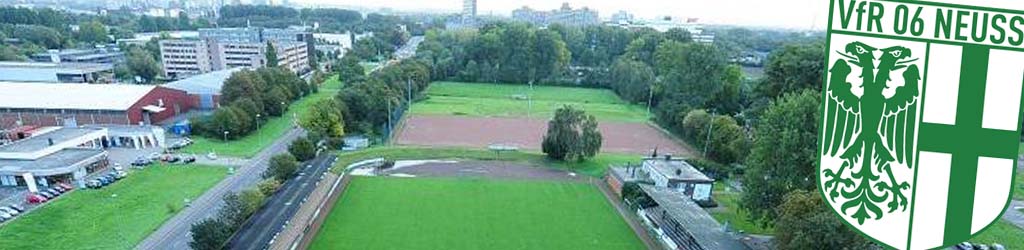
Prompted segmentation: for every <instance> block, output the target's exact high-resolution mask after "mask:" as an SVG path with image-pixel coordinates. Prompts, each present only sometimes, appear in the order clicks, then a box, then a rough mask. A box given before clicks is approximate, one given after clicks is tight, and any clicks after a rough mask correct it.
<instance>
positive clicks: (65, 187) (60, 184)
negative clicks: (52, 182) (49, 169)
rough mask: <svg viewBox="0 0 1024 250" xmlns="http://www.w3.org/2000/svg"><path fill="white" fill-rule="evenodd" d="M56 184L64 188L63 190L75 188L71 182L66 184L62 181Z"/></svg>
mask: <svg viewBox="0 0 1024 250" xmlns="http://www.w3.org/2000/svg"><path fill="white" fill-rule="evenodd" d="M57 186H60V187H62V188H64V190H68V191H71V190H72V189H75V187H74V186H71V184H67V183H63V182H62V183H57Z"/></svg>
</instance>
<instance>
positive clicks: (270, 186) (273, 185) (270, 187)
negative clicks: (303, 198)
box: [256, 179, 281, 197]
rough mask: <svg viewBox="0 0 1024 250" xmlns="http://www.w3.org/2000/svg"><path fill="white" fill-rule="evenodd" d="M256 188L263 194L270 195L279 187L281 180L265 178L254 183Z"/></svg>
mask: <svg viewBox="0 0 1024 250" xmlns="http://www.w3.org/2000/svg"><path fill="white" fill-rule="evenodd" d="M256 189H257V190H259V191H260V193H262V194H263V195H264V196H267V197H269V196H271V195H274V193H276V192H277V190H278V189H281V182H280V181H278V180H277V179H266V180H263V181H261V182H260V183H258V184H256Z"/></svg>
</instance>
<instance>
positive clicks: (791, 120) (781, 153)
mask: <svg viewBox="0 0 1024 250" xmlns="http://www.w3.org/2000/svg"><path fill="white" fill-rule="evenodd" d="M820 98H821V94H820V93H819V92H816V91H811V90H804V91H802V92H799V93H793V94H787V95H785V96H783V97H782V98H781V99H779V100H777V101H775V102H773V103H772V104H771V105H770V106H769V107H768V108H767V110H765V113H764V115H763V116H762V117H761V120H760V122H759V123H758V125H757V127H756V129H755V130H754V143H753V148H752V149H751V152H750V155H749V156H748V157H747V161H746V162H747V164H746V165H747V169H746V174H745V175H744V176H745V180H744V182H743V186H744V189H745V192H743V197H742V206H743V207H744V208H745V209H747V210H748V211H750V214H751V218H753V219H755V220H759V221H761V222H762V223H764V224H771V223H772V222H774V221H775V219H776V218H777V217H778V216H777V214H776V210H775V208H776V207H778V206H779V205H780V204H782V202H783V196H785V195H786V194H787V193H789V192H791V191H794V190H813V189H814V188H815V187H816V186H817V181H816V179H817V170H818V169H817V166H818V165H817V161H818V153H817V152H818V150H817V149H818V146H817V145H818V144H817V143H818V126H819V125H818V123H819V122H820V120H821V114H820V112H819V111H818V104H819V101H820Z"/></svg>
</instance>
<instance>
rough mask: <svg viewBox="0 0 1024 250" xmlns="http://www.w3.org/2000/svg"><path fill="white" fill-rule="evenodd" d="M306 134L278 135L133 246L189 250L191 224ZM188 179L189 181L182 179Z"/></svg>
mask: <svg viewBox="0 0 1024 250" xmlns="http://www.w3.org/2000/svg"><path fill="white" fill-rule="evenodd" d="M304 134H305V131H303V130H302V129H299V128H296V129H292V130H291V131H288V133H286V134H285V135H284V136H281V137H279V138H277V140H275V141H274V143H273V144H271V145H270V146H268V147H267V148H264V149H263V151H260V152H259V154H257V155H256V156H255V157H253V158H251V159H249V161H247V162H246V163H245V165H244V166H242V167H240V168H238V169H236V171H235V174H234V175H231V176H228V177H227V178H224V180H222V181H221V182H220V183H217V185H216V186H213V188H210V190H208V191H206V193H203V195H202V196H199V198H197V199H195V200H193V201H192V205H191V206H189V207H187V208H185V209H184V210H182V211H181V212H179V213H178V214H177V215H175V216H174V217H171V219H170V220H167V221H166V222H164V224H163V225H162V226H160V228H159V229H157V230H156V231H155V232H153V233H152V234H150V235H149V236H148V237H146V239H144V240H142V242H141V243H139V245H138V246H136V247H135V248H136V249H144V250H149V249H190V248H189V246H188V242H189V241H192V235H191V233H190V232H189V230H190V229H191V228H192V224H194V223H197V222H199V221H201V220H203V219H206V218H209V217H211V216H213V215H215V214H217V210H218V208H220V206H221V205H222V204H223V203H224V201H223V197H224V195H226V194H228V193H229V192H239V191H242V190H245V189H248V188H250V187H254V186H256V183H258V182H259V181H260V180H262V179H263V177H262V175H263V171H265V170H266V169H267V162H268V161H269V160H270V157H272V156H274V155H276V154H279V153H283V152H287V150H288V144H289V143H291V141H293V140H295V138H298V137H299V136H302V135H304ZM181 181H183V182H187V181H188V180H181Z"/></svg>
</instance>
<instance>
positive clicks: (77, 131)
mask: <svg viewBox="0 0 1024 250" xmlns="http://www.w3.org/2000/svg"><path fill="white" fill-rule="evenodd" d="M99 130H101V129H98V128H70V127H61V128H58V129H56V130H53V131H50V132H46V133H43V134H37V135H34V136H32V137H29V138H25V139H23V140H20V141H15V142H13V143H11V144H7V145H3V146H0V152H35V151H39V150H43V149H45V148H47V147H49V146H50V140H51V139H52V140H53V141H54V143H60V142H63V141H67V140H71V139H74V138H78V137H82V136H85V135H88V134H90V133H94V132H96V131H99Z"/></svg>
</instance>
